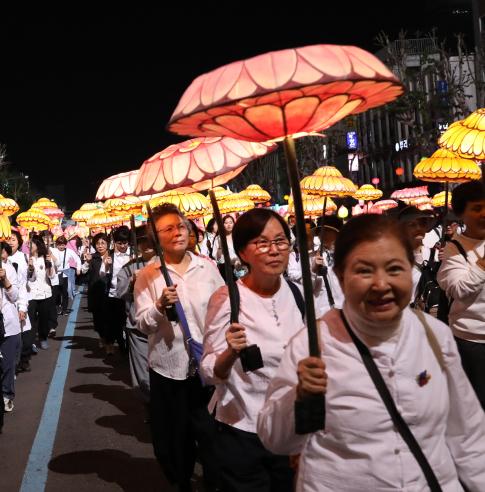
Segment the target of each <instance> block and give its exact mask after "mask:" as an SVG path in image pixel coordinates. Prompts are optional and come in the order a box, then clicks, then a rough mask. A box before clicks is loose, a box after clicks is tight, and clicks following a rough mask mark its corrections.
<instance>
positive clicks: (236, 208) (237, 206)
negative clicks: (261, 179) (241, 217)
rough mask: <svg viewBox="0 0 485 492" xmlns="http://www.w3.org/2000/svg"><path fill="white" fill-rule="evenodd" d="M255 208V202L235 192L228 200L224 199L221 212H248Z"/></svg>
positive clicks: (220, 208) (220, 207) (220, 206)
mask: <svg viewBox="0 0 485 492" xmlns="http://www.w3.org/2000/svg"><path fill="white" fill-rule="evenodd" d="M252 208H254V203H253V202H252V201H251V200H249V199H248V198H246V197H244V196H242V195H241V194H240V193H234V194H233V195H232V196H231V197H229V198H228V199H227V200H224V201H223V202H222V203H221V204H220V205H219V210H220V211H221V214H230V213H238V212H247V211H248V210H251V209H252Z"/></svg>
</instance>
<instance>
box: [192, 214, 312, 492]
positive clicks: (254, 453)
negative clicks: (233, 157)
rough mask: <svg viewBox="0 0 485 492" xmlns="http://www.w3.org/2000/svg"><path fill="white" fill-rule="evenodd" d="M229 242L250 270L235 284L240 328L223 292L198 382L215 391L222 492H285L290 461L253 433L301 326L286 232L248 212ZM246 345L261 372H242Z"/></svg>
mask: <svg viewBox="0 0 485 492" xmlns="http://www.w3.org/2000/svg"><path fill="white" fill-rule="evenodd" d="M233 238H234V250H235V252H236V254H237V255H238V257H239V259H240V260H241V262H243V263H244V264H245V265H246V266H247V268H248V270H249V274H248V275H246V276H244V277H243V278H241V279H239V280H238V281H237V288H238V291H239V323H231V308H230V302H229V298H228V289H227V287H222V288H221V289H219V290H218V291H217V292H216V293H215V294H214V295H213V296H212V297H211V300H210V302H209V308H208V311H207V317H206V326H205V331H204V355H203V358H202V363H201V367H202V372H203V375H204V379H205V380H206V381H207V382H208V383H210V384H215V385H216V393H217V413H216V420H217V425H216V444H217V449H218V452H219V466H220V471H221V475H222V487H221V490H222V491H248V492H249V491H254V490H258V491H268V492H269V491H273V490H275V491H276V490H277V491H279V492H285V491H288V492H290V491H292V490H293V479H294V470H293V469H292V468H291V467H290V459H289V457H288V456H276V455H274V454H272V453H271V452H269V451H267V450H266V449H265V448H264V446H263V445H262V444H261V441H260V440H259V438H258V436H257V434H256V423H257V419H258V413H259V411H260V409H261V408H262V407H263V405H264V395H265V393H266V388H267V386H268V383H269V382H270V381H271V379H272V378H273V376H274V374H275V372H276V369H277V368H278V365H279V363H280V360H281V357H282V356H283V353H284V350H285V347H286V344H287V343H288V341H289V340H290V338H291V337H293V336H294V335H295V334H296V333H298V331H299V330H300V329H301V328H302V327H303V326H304V323H303V315H302V311H303V312H304V307H303V306H304V302H303V297H302V294H301V292H300V290H299V288H298V287H297V286H296V285H295V284H291V286H290V285H289V283H287V282H286V281H285V280H284V279H283V277H282V274H283V272H284V271H285V269H286V267H287V265H288V257H289V255H290V231H289V228H288V226H287V224H286V223H285V221H284V220H283V219H282V218H281V217H280V216H279V215H278V214H277V213H275V212H273V211H271V210H267V209H253V210H250V211H249V212H247V213H245V214H244V215H242V216H241V217H240V218H239V220H238V221H237V223H236V226H235V227H234V233H233ZM298 303H299V304H298ZM250 345H257V346H258V347H259V349H260V351H261V356H262V360H263V364H264V366H263V367H261V368H259V369H257V370H254V371H252V372H245V370H244V368H243V365H242V363H241V358H240V355H241V351H244V350H245V349H247V347H248V346H250Z"/></svg>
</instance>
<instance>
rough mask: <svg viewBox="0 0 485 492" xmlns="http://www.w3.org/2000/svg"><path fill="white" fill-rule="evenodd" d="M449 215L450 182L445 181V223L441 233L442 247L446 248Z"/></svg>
mask: <svg viewBox="0 0 485 492" xmlns="http://www.w3.org/2000/svg"><path fill="white" fill-rule="evenodd" d="M447 214H448V181H445V209H444V211H443V222H442V224H443V225H442V226H441V227H442V231H441V247H442V248H444V247H445V234H446V215H447Z"/></svg>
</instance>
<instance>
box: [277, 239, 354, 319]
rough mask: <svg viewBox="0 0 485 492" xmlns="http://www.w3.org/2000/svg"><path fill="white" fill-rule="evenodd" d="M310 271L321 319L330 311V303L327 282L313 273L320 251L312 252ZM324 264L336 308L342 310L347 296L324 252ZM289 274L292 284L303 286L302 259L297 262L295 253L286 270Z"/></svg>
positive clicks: (317, 309)
mask: <svg viewBox="0 0 485 492" xmlns="http://www.w3.org/2000/svg"><path fill="white" fill-rule="evenodd" d="M309 254H310V270H311V274H312V284H313V298H314V301H315V316H316V317H317V319H318V318H321V317H322V316H323V315H324V314H325V313H326V312H327V311H330V309H331V307H330V302H329V300H328V293H327V289H326V288H325V282H324V280H323V277H321V276H320V275H317V274H316V273H314V272H313V268H314V266H315V257H316V256H318V254H319V251H318V250H316V249H315V250H314V251H310V252H309ZM323 263H324V264H325V265H326V266H327V268H328V270H327V279H328V283H329V285H330V290H331V291H332V296H333V300H334V302H335V307H336V308H338V309H340V308H341V307H342V306H343V303H344V300H345V296H344V293H343V292H342V289H341V288H340V283H339V281H338V278H337V276H336V275H335V272H334V271H333V266H328V259H327V253H326V251H324V252H323ZM286 273H287V274H288V279H289V280H291V281H292V282H297V283H298V284H300V285H302V284H303V274H302V271H301V257H300V261H296V253H294V252H293V251H292V252H291V253H290V259H289V261H288V267H287V269H286Z"/></svg>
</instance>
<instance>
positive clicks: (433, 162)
mask: <svg viewBox="0 0 485 492" xmlns="http://www.w3.org/2000/svg"><path fill="white" fill-rule="evenodd" d="M484 135H485V133H484ZM413 174H414V175H415V176H416V177H417V178H419V179H422V180H423V181H436V182H440V183H463V182H465V181H472V180H474V179H480V178H481V177H482V172H481V171H480V168H479V167H478V165H477V164H476V162H474V161H473V160H471V159H465V158H463V157H460V156H458V155H456V154H454V153H452V152H450V151H449V150H446V149H439V150H437V151H436V152H435V153H434V154H433V155H432V156H431V157H428V159H425V160H423V161H421V162H419V163H418V165H417V166H416V167H415V168H414V172H413Z"/></svg>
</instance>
